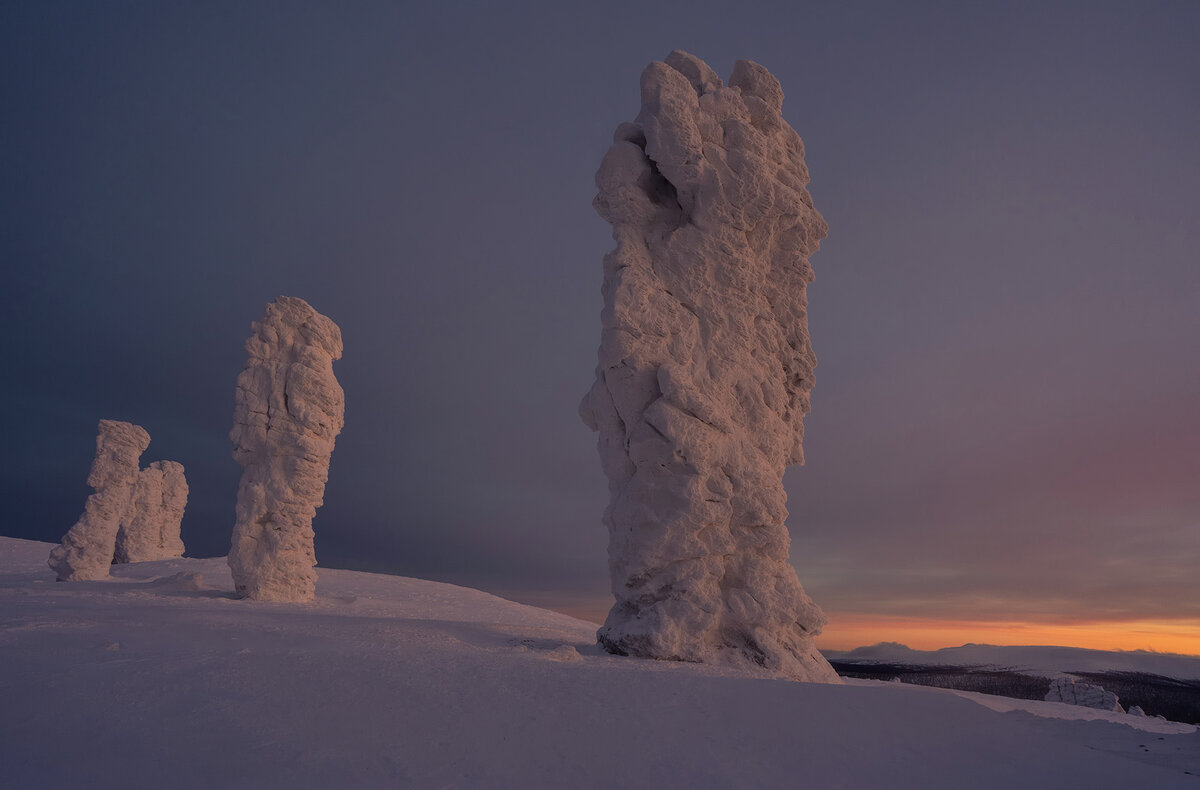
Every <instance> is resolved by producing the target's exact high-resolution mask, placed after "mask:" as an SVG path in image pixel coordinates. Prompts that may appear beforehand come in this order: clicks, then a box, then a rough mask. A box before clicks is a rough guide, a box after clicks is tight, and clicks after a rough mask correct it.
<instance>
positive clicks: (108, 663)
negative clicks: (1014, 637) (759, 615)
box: [0, 538, 1200, 789]
mask: <svg viewBox="0 0 1200 790" xmlns="http://www.w3.org/2000/svg"><path fill="white" fill-rule="evenodd" d="M49 551H50V545H49V544H45V543H35V542H31V541H22V540H15V539H8V538H0V701H2V703H0V787H4V788H25V787H39V788H41V787H64V786H79V787H89V788H107V787H113V788H116V787H120V788H140V787H155V788H158V787H170V788H173V789H174V788H273V787H280V788H282V787H288V788H309V787H312V788H318V787H416V788H425V787H430V788H445V787H464V788H467V787H501V788H505V787H571V788H589V787H596V788H600V787H603V788H619V787H696V788H706V787H713V788H716V787H796V786H806V787H816V788H877V787H888V788H904V787H911V788H961V787H972V788H1011V787H1022V788H1062V787H1091V788H1109V787H1111V788H1118V787H1119V788H1129V787H1155V788H1200V734H1198V733H1197V732H1196V730H1195V728H1194V727H1191V726H1189V725H1181V724H1173V723H1166V722H1160V721H1155V720H1146V719H1138V718H1135V717H1128V716H1119V715H1117V714H1111V713H1110V714H1101V713H1099V712H1097V711H1086V712H1085V713H1082V714H1080V713H1079V712H1076V711H1069V710H1068V711H1063V710H1062V709H1065V708H1069V707H1070V706H1065V705H1055V704H1053V703H1027V702H1018V701H1015V700H1010V701H1001V702H999V703H998V702H997V699H996V698H989V699H986V700H985V699H980V698H978V697H976V696H975V695H965V694H961V693H955V692H946V691H941V690H938V689H928V688H921V687H916V686H911V685H901V684H886V683H870V682H852V683H850V684H848V685H845V686H831V685H820V684H801V683H792V682H787V681H781V680H774V679H769V678H764V677H753V676H751V675H748V674H746V673H745V672H741V673H738V672H735V671H733V670H728V669H720V668H714V667H705V666H699V665H689V664H680V663H667V662H655V661H647V660H639V659H631V658H620V657H615V656H608V655H604V654H601V653H600V652H599V651H598V650H597V649H596V648H595V647H594V646H593V643H594V640H595V627H594V626H593V625H591V624H588V623H584V622H581V621H579V620H575V619H572V618H570V617H567V616H565V615H560V614H555V613H552V612H547V611H544V610H540V609H534V608H531V607H526V606H522V605H519V604H515V603H511V602H508V601H504V600H501V599H499V598H496V597H494V596H491V595H487V594H485V593H481V592H477V591H474V590H468V589H463V588H460V587H453V586H450V585H445V584H438V583H434V582H426V581H418V580H414V579H404V578H398V577H390V576H380V575H373V574H366V573H357V572H351V571H338V570H327V569H320V570H319V578H318V582H317V599H316V601H315V602H313V603H310V604H294V603H261V602H250V601H239V600H234V599H232V597H231V590H232V581H231V579H230V576H229V570H228V568H227V566H226V565H225V561H224V559H222V558H218V559H209V560H191V559H183V560H164V561H160V562H150V563H139V564H132V565H126V566H119V567H116V568H114V574H115V577H114V578H113V579H112V580H109V581H95V582H64V583H56V582H55V581H54V575H53V573H52V572H51V571H50V570H49V568H47V567H46V565H45V559H46V556H47V555H48V554H49ZM981 702H982V703H985V704H988V705H991V706H992V707H997V706H999V707H1000V708H1002V709H1003V708H1005V707H1006V704H1007V703H1011V705H1007V707H1012V708H1014V709H1013V710H1010V711H1008V712H1003V710H1001V711H997V710H993V709H990V708H989V707H985V704H980V703H981ZM1020 707H1024V708H1026V710H1019V709H1015V708H1020ZM1080 711H1082V709H1080ZM1054 715H1087V716H1091V717H1093V718H1094V719H1095V720H1083V719H1080V718H1074V719H1061V718H1050V716H1054ZM1138 728H1141V729H1138ZM1186 772H1191V773H1190V774H1189V773H1186Z"/></svg>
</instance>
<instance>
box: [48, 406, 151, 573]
mask: <svg viewBox="0 0 1200 790" xmlns="http://www.w3.org/2000/svg"><path fill="white" fill-rule="evenodd" d="M149 446H150V434H148V433H146V431H145V429H144V428H141V427H139V426H137V425H133V424H132V423H128V422H118V421H116V420H101V421H100V431H99V433H98V434H97V435H96V457H95V459H94V460H93V461H92V470H91V472H90V473H89V474H88V485H89V486H91V487H92V489H93V491H94V493H92V494H91V495H90V496H89V497H88V498H87V503H86V504H85V505H84V510H83V515H82V516H80V517H79V521H77V522H75V526H73V527H71V529H70V530H69V531H68V532H67V534H66V535H64V536H63V539H62V543H61V544H59V545H58V546H55V547H54V549H53V550H52V551H51V552H50V560H49V565H50V567H51V568H52V569H53V570H54V572H55V573H56V574H58V580H59V581H77V580H88V579H106V578H108V568H109V566H110V565H112V561H113V552H114V550H115V546H116V540H117V532H118V531H119V530H120V528H121V521H122V519H124V518H125V517H126V514H127V512H128V511H129V504H130V501H131V499H132V494H133V490H134V486H136V485H137V481H138V459H139V458H141V456H142V453H143V452H145V450H146V448H147V447H149Z"/></svg>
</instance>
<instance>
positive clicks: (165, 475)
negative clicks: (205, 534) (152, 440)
mask: <svg viewBox="0 0 1200 790" xmlns="http://www.w3.org/2000/svg"><path fill="white" fill-rule="evenodd" d="M187 497H188V485H187V478H186V477H185V476H184V473H183V464H180V463H176V462H175V461H155V462H154V463H152V464H150V466H149V467H147V468H146V469H143V470H142V471H140V472H138V476H137V482H136V483H135V484H134V487H133V490H132V492H131V496H130V501H129V508H128V510H126V512H125V516H124V517H123V518H122V520H121V529H120V531H118V532H117V541H116V548H115V550H114V552H113V562H153V561H154V560H169V559H172V558H175V557H182V556H183V539H182V538H181V537H180V534H179V528H180V525H181V523H182V521H183V511H184V508H186V507H187Z"/></svg>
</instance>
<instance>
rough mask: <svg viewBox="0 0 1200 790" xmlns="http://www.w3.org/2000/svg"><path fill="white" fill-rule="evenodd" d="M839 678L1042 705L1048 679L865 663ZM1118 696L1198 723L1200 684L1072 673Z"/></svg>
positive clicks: (839, 664)
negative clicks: (926, 687) (895, 681)
mask: <svg viewBox="0 0 1200 790" xmlns="http://www.w3.org/2000/svg"><path fill="white" fill-rule="evenodd" d="M829 663H830V664H832V665H833V668H834V669H835V670H836V671H837V673H838V674H839V675H841V676H842V677H847V678H862V679H866V680H897V679H898V680H899V681H900V682H901V683H911V684H913V685H916V686H933V687H934V688H944V689H955V690H957V691H977V692H980V693H982V694H993V695H995V696H998V697H1012V698H1013V699H1032V700H1041V699H1045V698H1046V692H1047V691H1049V690H1050V679H1049V678H1045V677H1039V676H1037V675H1028V674H1024V673H1021V672H1015V671H1012V670H1007V669H997V668H992V667H955V666H936V665H919V664H898V663H875V662H863V661H839V660H831V661H830V662H829ZM1068 674H1070V675H1073V676H1074V677H1077V678H1079V679H1080V680H1083V681H1085V682H1087V683H1092V684H1095V685H1097V686H1103V687H1104V688H1105V689H1107V690H1108V691H1111V692H1113V693H1114V694H1116V695H1117V696H1118V697H1119V698H1120V700H1121V707H1123V708H1125V709H1126V710H1128V709H1129V708H1130V707H1132V706H1134V705H1139V706H1141V708H1142V710H1144V711H1145V712H1146V715H1147V716H1162V717H1163V718H1166V719H1169V720H1171V721H1181V722H1186V723H1189V724H1192V723H1195V724H1200V680H1177V679H1175V678H1169V677H1164V676H1162V675H1152V674H1148V673H1144V672H1070V673H1068Z"/></svg>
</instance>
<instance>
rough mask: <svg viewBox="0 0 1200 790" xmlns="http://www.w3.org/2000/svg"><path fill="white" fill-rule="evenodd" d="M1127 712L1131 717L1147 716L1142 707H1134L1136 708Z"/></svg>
mask: <svg viewBox="0 0 1200 790" xmlns="http://www.w3.org/2000/svg"><path fill="white" fill-rule="evenodd" d="M1127 712H1128V713H1129V715H1130V716H1142V717H1145V715H1146V711H1145V710H1143V709H1142V706H1141V705H1134V706H1132V707H1130V708H1129V710H1128V711H1127Z"/></svg>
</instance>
